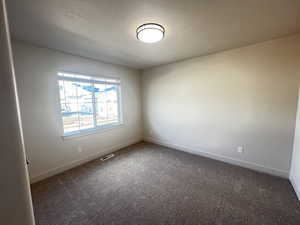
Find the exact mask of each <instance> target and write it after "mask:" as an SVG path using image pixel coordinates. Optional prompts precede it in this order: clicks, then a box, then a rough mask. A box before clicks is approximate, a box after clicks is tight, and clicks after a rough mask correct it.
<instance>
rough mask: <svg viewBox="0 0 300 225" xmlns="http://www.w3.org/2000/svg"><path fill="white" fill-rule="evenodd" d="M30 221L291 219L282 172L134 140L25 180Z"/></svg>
mask: <svg viewBox="0 0 300 225" xmlns="http://www.w3.org/2000/svg"><path fill="white" fill-rule="evenodd" d="M32 196H33V204H34V210H35V217H36V221H37V224H38V225H67V224H68V225H100V224H101V225H102V224H103V225H112V224H114V225H144V224H145V225H146V224H147V225H148V224H149V225H156V224H157V225H158V224H164V225H246V224H247V225H250V224H251V225H299V224H300V204H299V202H298V201H297V198H296V195H295V193H294V191H293V189H292V187H291V185H290V183H289V181H288V180H285V179H281V178H277V177H273V176H269V175H266V174H262V173H257V172H254V171H251V170H248V169H243V168H240V167H236V166H232V165H229V164H226V163H222V162H218V161H215V160H211V159H207V158H203V157H199V156H195V155H191V154H188V153H184V152H180V151H176V150H172V149H168V148H165V147H161V146H157V145H153V144H148V143H140V144H137V145H133V146H131V147H128V148H125V149H122V150H121V151H118V152H117V156H116V157H115V158H113V159H111V160H109V161H106V162H101V161H100V160H95V161H92V162H89V163H87V164H85V165H82V166H80V167H77V168H75V169H72V170H69V171H67V172H65V173H62V174H60V175H57V176H54V177H51V178H49V179H46V180H44V181H42V182H39V183H36V184H34V185H32Z"/></svg>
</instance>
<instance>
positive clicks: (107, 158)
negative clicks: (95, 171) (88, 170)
mask: <svg viewBox="0 0 300 225" xmlns="http://www.w3.org/2000/svg"><path fill="white" fill-rule="evenodd" d="M113 157H115V154H109V155H106V156H103V157H102V158H100V159H101V161H106V160H109V159H111V158H113Z"/></svg>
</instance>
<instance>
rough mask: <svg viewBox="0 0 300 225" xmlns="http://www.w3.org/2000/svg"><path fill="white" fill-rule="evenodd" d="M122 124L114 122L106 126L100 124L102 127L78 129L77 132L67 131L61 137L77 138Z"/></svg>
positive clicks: (116, 127) (65, 138) (119, 126)
mask: <svg viewBox="0 0 300 225" xmlns="http://www.w3.org/2000/svg"><path fill="white" fill-rule="evenodd" d="M123 125H124V124H123V123H115V124H110V125H106V126H102V127H97V128H91V129H87V130H82V131H78V132H73V133H68V134H64V135H63V136H62V139H63V140H69V139H73V138H79V137H84V136H88V135H93V134H99V133H104V132H108V131H111V130H114V129H118V128H121V127H122V126H123Z"/></svg>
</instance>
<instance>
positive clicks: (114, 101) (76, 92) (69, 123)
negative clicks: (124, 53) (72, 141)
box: [58, 72, 121, 135]
mask: <svg viewBox="0 0 300 225" xmlns="http://www.w3.org/2000/svg"><path fill="white" fill-rule="evenodd" d="M58 82H59V94H60V104H61V113H62V119H63V127H64V135H70V134H76V133H81V132H82V131H89V130H94V129H98V128H105V127H109V126H111V125H116V124H119V123H120V122H121V113H120V112H121V110H120V80H119V79H112V78H98V77H97V78H96V77H90V76H85V75H79V74H72V73H63V72H59V73H58Z"/></svg>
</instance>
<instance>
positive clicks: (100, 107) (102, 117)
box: [95, 102, 107, 126]
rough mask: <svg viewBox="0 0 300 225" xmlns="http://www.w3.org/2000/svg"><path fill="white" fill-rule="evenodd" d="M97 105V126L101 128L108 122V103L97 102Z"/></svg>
mask: <svg viewBox="0 0 300 225" xmlns="http://www.w3.org/2000/svg"><path fill="white" fill-rule="evenodd" d="M95 104H96V105H95V106H96V107H95V108H96V120H97V126H101V125H103V124H105V121H106V120H107V107H106V102H96V103H95Z"/></svg>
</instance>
